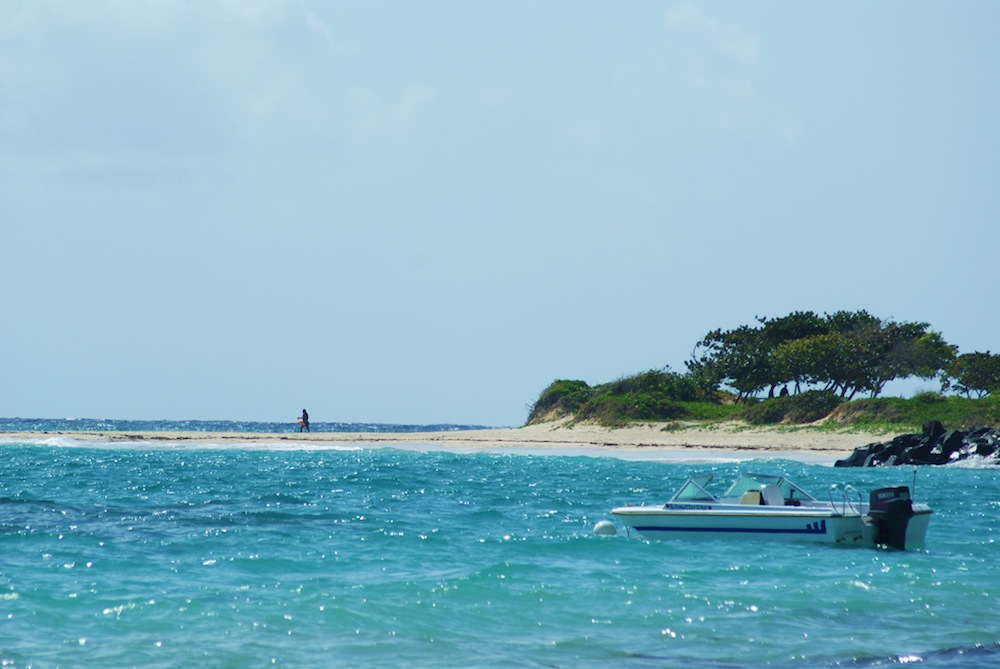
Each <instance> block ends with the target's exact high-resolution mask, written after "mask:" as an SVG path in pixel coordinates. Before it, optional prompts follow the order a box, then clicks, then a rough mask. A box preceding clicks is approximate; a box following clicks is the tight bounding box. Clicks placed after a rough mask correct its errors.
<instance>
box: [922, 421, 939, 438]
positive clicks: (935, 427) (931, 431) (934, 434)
mask: <svg viewBox="0 0 1000 669" xmlns="http://www.w3.org/2000/svg"><path fill="white" fill-rule="evenodd" d="M943 434H944V425H942V424H941V421H939V420H929V421H927V422H926V423H924V432H923V435H924V436H925V437H927V438H928V439H937V438H938V437H940V436H941V435H943Z"/></svg>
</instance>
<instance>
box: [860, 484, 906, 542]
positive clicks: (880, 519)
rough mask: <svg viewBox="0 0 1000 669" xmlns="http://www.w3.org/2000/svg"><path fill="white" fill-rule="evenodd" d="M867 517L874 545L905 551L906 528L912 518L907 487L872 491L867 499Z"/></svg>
mask: <svg viewBox="0 0 1000 669" xmlns="http://www.w3.org/2000/svg"><path fill="white" fill-rule="evenodd" d="M868 501H869V507H868V517H869V518H871V521H872V525H874V526H875V543H876V544H884V545H886V546H889V547H890V548H896V549H899V550H901V551H905V550H906V526H907V525H908V524H909V523H910V518H911V517H913V504H912V502H910V489H909V488H908V487H907V486H905V485H904V486H898V487H896V488H879V489H878V490H872V491H871V494H870V495H869V498H868Z"/></svg>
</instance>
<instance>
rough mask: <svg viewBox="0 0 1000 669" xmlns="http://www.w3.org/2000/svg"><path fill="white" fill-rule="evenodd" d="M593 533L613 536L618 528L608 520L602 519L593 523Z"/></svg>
mask: <svg viewBox="0 0 1000 669" xmlns="http://www.w3.org/2000/svg"><path fill="white" fill-rule="evenodd" d="M594 534H598V535H602V536H607V537H613V536H615V535H616V534H618V528H617V527H615V524H614V523H612V522H611V521H610V520H602V521H599V522H598V523H597V525H594Z"/></svg>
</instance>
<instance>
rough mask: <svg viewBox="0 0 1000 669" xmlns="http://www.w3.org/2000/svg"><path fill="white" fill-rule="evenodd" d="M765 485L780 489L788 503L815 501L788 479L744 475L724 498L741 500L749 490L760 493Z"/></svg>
mask: <svg viewBox="0 0 1000 669" xmlns="http://www.w3.org/2000/svg"><path fill="white" fill-rule="evenodd" d="M763 485H768V486H774V487H776V488H778V489H779V490H780V491H781V496H782V498H784V499H785V500H786V501H792V500H801V501H805V500H811V499H815V498H814V497H813V496H812V495H810V494H809V493H807V492H806V491H805V490H803V489H802V488H800V487H798V486H797V485H795V484H794V483H792V482H791V481H789V480H788V479H786V478H785V477H784V476H770V475H768V474H743V475H742V476H740V477H739V478H738V479H736V482H735V483H733V485H731V486H729V490H727V491H726V494H725V495H723V498H724V499H728V498H736V499H740V498H741V497H743V493H745V492H747V491H749V490H757V491H759V490H760V489H761V486H763Z"/></svg>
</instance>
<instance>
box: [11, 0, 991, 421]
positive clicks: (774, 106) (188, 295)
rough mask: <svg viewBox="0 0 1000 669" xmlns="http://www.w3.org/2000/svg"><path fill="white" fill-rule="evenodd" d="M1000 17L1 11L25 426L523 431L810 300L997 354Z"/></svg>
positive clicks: (14, 391) (685, 8)
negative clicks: (582, 393)
mask: <svg viewBox="0 0 1000 669" xmlns="http://www.w3.org/2000/svg"><path fill="white" fill-rule="evenodd" d="M998 25H1000V3H997V2H992V1H984V2H968V1H962V0H959V1H957V2H920V1H917V2H913V1H910V0H907V1H891V0H890V1H886V2H878V3H870V2H839V1H838V2H833V1H822V0H820V1H817V2H793V1H791V0H786V1H781V2H775V1H771V0H761V1H758V2H752V3H748V2H742V1H735V2H729V1H725V0H720V1H716V2H708V3H684V2H679V3H673V2H662V1H657V2H648V1H642V0H638V1H633V2H627V3H619V2H608V1H607V0H600V1H595V0H573V1H560V0H554V1H552V2H543V3H538V2H529V1H528V0H504V1H503V2H493V1H490V0H485V1H482V2H467V1H464V0H433V1H418V2H413V1H405V2H392V1H385V2H360V1H359V2H306V1H295V0H290V1H286V2H279V1H275V2H257V1H253V0H240V1H235V0H234V1H228V2H222V1H219V2H211V1H208V2H193V1H191V2H185V1H181V0H176V1H163V0H159V1H157V0H152V1H149V2H142V3H136V2H113V1H107V0H103V1H102V0H92V1H88V2H85V3H82V2H75V1H70V0H65V1H48V0H32V1H27V0H5V1H4V2H3V3H0V416H5V417H23V418H26V417H34V418H67V417H75V418H83V417H87V418H118V419H147V420H169V419H174V420H182V419H201V420H214V419H218V420H260V421H284V420H292V419H293V418H294V417H295V416H297V415H298V414H299V412H300V411H301V410H302V408H303V407H305V408H308V410H309V413H310V415H311V417H312V419H313V421H314V422H317V421H318V422H326V421H330V422H335V421H339V422H375V423H397V424H431V423H458V424H473V425H489V426H514V425H521V424H523V423H524V421H525V420H526V418H527V415H528V410H529V407H530V405H531V404H532V403H533V402H534V400H535V399H537V398H538V396H539V394H540V393H541V391H542V390H543V389H544V388H545V387H546V386H547V385H548V384H549V383H550V382H552V381H553V380H555V379H582V380H584V381H586V382H588V383H591V384H598V383H605V382H608V381H614V380H616V379H618V378H621V377H623V376H626V375H631V374H635V373H639V372H643V371H647V370H650V369H663V368H665V367H669V368H670V369H672V370H674V371H678V372H683V371H685V367H684V363H685V361H686V360H688V359H690V357H691V353H692V350H693V349H694V347H695V344H696V343H697V342H698V341H699V340H700V339H701V338H702V337H703V336H704V335H705V334H706V333H708V332H709V331H711V330H714V329H716V328H723V329H730V328H735V327H738V326H740V325H749V324H755V323H756V321H755V319H756V318H757V317H758V316H764V317H772V318H773V317H779V316H784V315H787V314H789V313H791V312H793V311H799V310H812V311H815V312H816V313H819V314H823V313H832V312H834V311H838V310H841V309H846V310H859V309H866V310H868V311H869V312H870V313H872V314H874V315H876V316H878V317H880V318H884V319H893V320H896V321H917V322H926V323H929V324H930V325H931V329H932V330H935V331H938V332H940V333H942V335H943V337H944V338H945V339H946V340H947V341H948V342H949V343H952V344H954V345H957V346H958V347H959V350H960V351H961V352H973V351H986V350H991V351H993V352H1000V341H998V337H1000V335H998V333H1000V291H998V289H997V287H996V286H997V279H996V277H997V265H998V260H997V259H998V255H1000V225H998V223H1000V221H998V216H997V214H998V212H1000V123H998V122H997V120H998V119H1000V86H998V83H997V82H1000V40H997V39H996V27H997V26H998ZM921 388H923V389H928V388H929V389H936V388H937V386H936V384H934V383H933V382H924V385H923V386H921Z"/></svg>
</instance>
